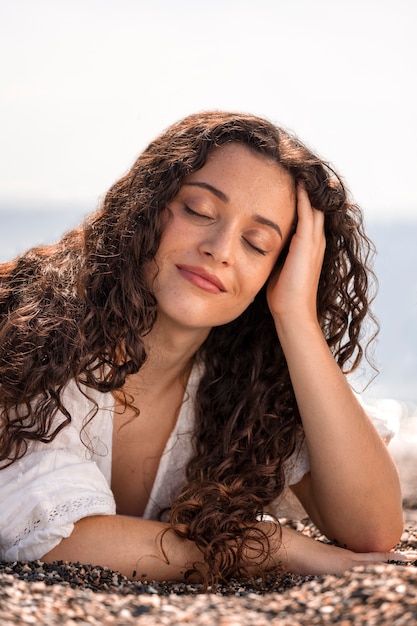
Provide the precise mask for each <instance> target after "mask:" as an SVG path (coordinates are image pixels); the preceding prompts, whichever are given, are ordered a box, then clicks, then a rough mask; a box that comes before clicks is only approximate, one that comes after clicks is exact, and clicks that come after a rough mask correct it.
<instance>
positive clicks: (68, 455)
mask: <svg viewBox="0 0 417 626" xmlns="http://www.w3.org/2000/svg"><path fill="white" fill-rule="evenodd" d="M199 380H200V372H199V370H198V368H196V367H195V368H194V369H193V371H192V373H191V376H190V379H189V381H188V385H187V389H186V392H185V394H184V400H183V404H182V407H181V411H180V413H179V416H178V419H177V423H176V425H175V427H174V429H173V431H172V433H171V435H170V437H169V439H168V441H167V444H166V447H165V450H164V453H163V455H162V457H161V460H160V463H159V468H158V471H157V474H156V477H155V481H154V484H153V487H152V491H151V494H150V497H149V500H148V503H147V506H146V509H145V512H144V516H143V517H144V518H145V519H157V518H158V514H159V511H160V510H161V509H163V508H165V507H169V505H170V502H171V500H172V498H173V497H175V496H176V495H177V494H178V493H179V491H180V490H181V488H182V486H183V485H184V483H185V467H186V465H187V462H188V460H189V459H190V458H191V456H192V454H193V443H192V434H193V431H194V409H193V407H194V398H195V393H196V389H197V385H198V382H199ZM86 393H88V395H90V396H91V397H92V398H93V399H94V400H95V401H96V402H97V404H98V412H97V414H96V415H95V416H94V418H93V419H92V420H91V421H90V422H89V417H91V415H92V411H93V410H94V404H93V402H92V401H91V400H89V399H88V398H86V397H85V395H84V394H83V393H82V392H81V391H80V390H79V389H78V387H77V385H76V384H75V382H74V381H71V382H70V383H69V384H68V385H67V387H66V389H65V392H64V398H63V401H64V405H65V406H66V407H67V409H68V411H69V412H70V414H71V416H72V421H71V423H70V424H69V425H68V426H66V427H65V428H63V429H62V430H61V431H60V432H59V433H58V435H57V436H56V437H55V439H54V440H53V441H52V442H51V443H49V444H45V443H42V442H39V441H34V442H30V443H29V446H28V451H27V453H26V454H25V455H24V456H23V457H22V458H21V459H19V460H18V461H16V462H15V463H13V464H12V465H10V466H9V467H6V468H4V469H1V470H0V502H1V510H0V560H3V561H9V562H10V561H17V560H35V559H39V558H41V557H42V556H43V555H44V554H46V553H47V552H49V551H50V550H52V549H53V548H54V547H55V546H56V545H58V543H59V542H60V541H61V540H62V539H63V538H65V537H69V535H70V534H71V533H72V530H73V528H74V524H75V522H77V521H78V520H80V519H82V518H84V517H88V516H91V515H114V514H115V512H116V506H115V501H114V497H113V493H112V491H111V487H110V481H111V457H112V430H113V409H114V399H113V396H112V395H111V394H103V393H100V392H97V391H94V390H92V389H88V390H86ZM58 418H59V414H58ZM63 419H64V416H63ZM378 422H379V424H378ZM376 426H377V428H378V429H379V431H380V434H381V436H383V437H384V438H386V439H387V438H390V437H391V436H392V435H393V432H392V431H389V429H388V428H387V427H386V425H385V424H384V423H383V422H382V421H381V420H380V419H378V418H377V424H376ZM308 471H309V460H308V455H307V449H306V446H305V444H304V443H300V445H299V446H298V448H297V450H296V451H295V452H294V454H293V455H292V457H291V458H290V459H288V461H287V462H286V484H287V488H286V489H285V490H284V493H283V495H282V496H281V497H280V499H279V501H277V502H275V503H274V506H272V507H271V511H272V512H273V513H274V514H275V515H277V517H292V518H297V517H298V518H300V517H305V512H304V511H303V509H302V507H300V505H299V503H298V500H296V498H295V496H292V494H291V491H290V490H289V489H288V486H289V485H293V484H295V483H297V482H299V481H300V480H301V478H302V477H303V476H304V475H305V474H306V473H307V472H308ZM297 503H298V506H295V507H294V504H297Z"/></svg>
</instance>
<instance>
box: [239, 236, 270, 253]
mask: <svg viewBox="0 0 417 626" xmlns="http://www.w3.org/2000/svg"><path fill="white" fill-rule="evenodd" d="M243 240H244V241H245V243H247V245H248V246H249V247H250V248H252V250H255V252H257V253H258V254H262V255H263V256H265V255H266V251H265V250H262V248H258V246H255V245H254V244H253V243H251V242H250V241H249V240H248V239H245V238H243Z"/></svg>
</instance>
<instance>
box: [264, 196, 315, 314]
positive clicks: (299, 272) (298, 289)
mask: <svg viewBox="0 0 417 626" xmlns="http://www.w3.org/2000/svg"><path fill="white" fill-rule="evenodd" d="M297 214H298V224H297V230H296V232H295V234H294V235H293V237H292V240H291V243H290V247H289V252H288V255H287V258H286V259H285V262H284V264H283V266H282V267H281V268H279V269H278V270H277V271H276V272H274V273H273V274H272V276H271V278H270V281H269V284H268V289H267V298H268V305H269V308H270V310H271V313H272V316H273V317H274V319H275V320H276V321H277V319H280V318H285V317H286V316H289V317H290V318H293V317H294V315H297V317H298V318H299V316H301V317H305V318H306V319H314V320H317V313H316V301H317V289H318V283H319V278H320V272H321V268H322V265H323V258H324V251H325V247H326V241H325V237H324V214H323V213H322V212H321V211H317V210H316V209H313V208H312V206H311V204H310V200H309V197H308V194H307V192H306V190H305V189H304V187H303V186H302V185H300V184H299V185H298V187H297Z"/></svg>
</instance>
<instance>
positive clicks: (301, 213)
mask: <svg viewBox="0 0 417 626" xmlns="http://www.w3.org/2000/svg"><path fill="white" fill-rule="evenodd" d="M297 215H298V226H299V225H300V223H301V225H302V226H303V227H304V228H305V227H306V226H307V225H308V224H309V225H310V226H311V227H312V230H313V232H314V234H318V235H321V234H322V233H323V231H324V213H323V211H319V210H318V209H315V208H314V207H313V206H312V205H311V202H310V198H309V195H308V193H307V191H306V189H305V187H304V186H303V185H301V184H299V185H298V187H297Z"/></svg>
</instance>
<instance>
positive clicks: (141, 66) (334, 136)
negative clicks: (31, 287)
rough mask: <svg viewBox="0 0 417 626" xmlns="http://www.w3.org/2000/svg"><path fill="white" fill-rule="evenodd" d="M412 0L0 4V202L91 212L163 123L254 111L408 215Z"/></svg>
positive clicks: (33, 0)
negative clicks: (213, 112)
mask: <svg viewBox="0 0 417 626" xmlns="http://www.w3.org/2000/svg"><path fill="white" fill-rule="evenodd" d="M416 24H417V1H416V0H252V1H250V2H249V1H248V0H206V1H205V2H200V1H198V0H149V1H144V0H0V58H1V65H0V209H4V208H8V207H10V206H12V207H13V206H17V205H19V204H23V205H24V206H25V208H30V207H31V206H33V207H35V206H36V208H39V206H45V207H51V208H52V207H57V209H58V208H59V207H62V206H64V205H65V206H66V208H68V207H70V206H71V205H72V204H73V205H76V204H78V205H82V206H85V207H86V208H87V209H88V210H89V209H94V208H95V206H96V205H97V202H98V199H99V197H100V196H102V194H103V193H104V192H105V191H106V190H107V189H108V187H109V186H110V185H111V184H112V183H113V182H114V180H116V179H117V178H118V177H119V176H120V175H122V174H123V173H124V172H125V171H126V170H127V169H128V168H129V166H130V165H131V163H132V162H133V160H134V158H135V157H136V156H137V154H138V153H139V152H140V151H141V150H142V149H143V148H144V147H145V146H146V144H147V143H148V142H149V141H150V140H151V139H153V138H154V136H155V135H156V134H158V133H159V132H160V131H161V130H163V129H164V128H165V127H166V126H168V125H169V124H171V123H172V122H174V121H176V120H177V119H179V118H181V117H183V116H185V115H187V114H189V113H193V112H195V111H200V110H205V109H212V108H217V109H232V110H240V111H247V112H252V113H256V114H260V115H264V116H266V117H268V118H269V119H271V120H272V121H274V122H276V123H278V124H281V125H283V126H285V127H287V128H289V129H291V130H293V131H295V132H296V133H297V134H298V135H299V136H300V138H301V139H302V140H304V141H305V142H306V143H308V144H309V145H310V146H311V147H313V148H314V149H316V150H317V151H318V152H319V153H320V154H321V156H323V157H324V158H326V159H327V160H329V161H330V162H331V163H332V164H333V165H334V166H335V167H336V169H338V171H339V172H340V173H341V174H342V175H343V177H344V178H345V180H346V182H347V184H348V187H349V188H350V189H351V191H352V193H353V196H354V198H355V199H356V200H357V201H358V202H359V203H360V204H361V205H362V206H363V208H364V210H365V215H367V216H368V217H370V218H380V217H381V218H385V219H386V218H388V219H390V218H400V217H411V216H413V217H415V218H416V219H417V192H416V179H417V148H416V146H417V122H416V117H417V113H416V112H417V95H416V89H415V83H416V76H417V37H416V36H415V28H416Z"/></svg>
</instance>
